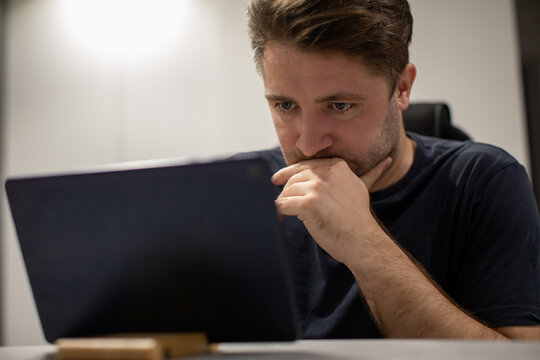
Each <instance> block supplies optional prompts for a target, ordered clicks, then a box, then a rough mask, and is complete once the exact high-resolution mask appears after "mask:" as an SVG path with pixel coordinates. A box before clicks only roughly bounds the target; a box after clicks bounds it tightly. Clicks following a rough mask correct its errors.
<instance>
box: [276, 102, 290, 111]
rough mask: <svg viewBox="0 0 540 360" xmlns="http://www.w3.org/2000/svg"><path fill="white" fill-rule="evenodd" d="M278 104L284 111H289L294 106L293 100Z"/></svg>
mask: <svg viewBox="0 0 540 360" xmlns="http://www.w3.org/2000/svg"><path fill="white" fill-rule="evenodd" d="M277 105H278V106H279V108H280V110H283V111H289V110H291V109H292V108H293V103H292V102H280V103H279V104H277Z"/></svg>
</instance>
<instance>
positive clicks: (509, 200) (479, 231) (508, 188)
mask: <svg viewBox="0 0 540 360" xmlns="http://www.w3.org/2000/svg"><path fill="white" fill-rule="evenodd" d="M408 135H409V136H410V137H411V138H412V139H413V140H414V141H415V142H416V144H417V149H416V153H415V158H414V162H413V164H412V166H411V169H410V170H409V171H408V173H407V174H406V175H405V177H404V178H403V179H401V180H400V181H399V182H398V183H397V184H395V185H393V186H391V187H390V188H387V189H385V190H382V191H379V192H376V193H372V194H371V204H372V208H373V210H374V212H375V213H376V214H377V216H378V218H379V220H381V221H382V222H383V224H384V225H385V226H386V228H387V229H388V230H389V232H390V233H391V234H392V236H393V237H394V238H395V239H396V240H397V241H398V242H399V243H400V244H401V246H402V247H403V248H404V249H406V250H407V251H408V252H409V253H410V254H411V255H412V256H413V257H414V258H415V259H417V260H418V261H419V262H420V263H421V264H422V265H423V266H424V267H425V268H426V270H427V271H428V272H429V273H430V274H431V276H432V277H433V278H434V279H435V281H437V283H438V284H440V286H441V287H442V288H443V289H444V291H445V292H446V293H447V294H448V295H449V296H450V297H452V298H453V299H454V300H455V301H456V302H457V303H458V304H459V305H460V306H461V307H462V308H464V309H466V310H467V311H468V312H470V313H471V314H473V315H474V316H475V317H477V318H478V319H480V320H482V321H484V322H485V323H486V324H487V325H488V326H492V327H499V326H510V325H533V324H540V227H539V225H540V220H539V216H538V210H537V206H536V202H535V200H534V197H533V194H532V191H531V186H530V183H529V179H528V177H527V174H526V172H525V169H524V168H523V166H521V165H520V164H519V163H518V162H517V161H516V160H515V159H514V158H513V157H511V156H510V155H508V154H507V153H506V152H504V151H503V150H501V149H499V148H496V147H494V146H490V145H484V144H478V143H474V142H471V141H467V142H455V141H447V140H441V139H435V138H429V137H424V136H420V135H417V134H413V133H409V134H408ZM259 154H260V155H262V156H264V157H265V158H266V159H267V160H268V161H269V162H270V164H271V166H272V167H273V170H274V171H277V170H279V169H280V168H282V167H284V166H286V164H285V161H284V159H283V156H282V154H281V151H280V150H279V148H275V149H272V150H268V151H263V152H259ZM282 225H283V231H284V235H285V241H286V245H287V248H288V254H289V260H290V269H291V272H292V275H293V279H294V286H295V291H296V300H297V305H298V310H299V316H300V320H301V326H302V330H303V337H304V338H366V337H367V338H372V337H380V336H381V334H380V333H379V331H378V329H377V327H376V326H375V323H374V322H373V320H372V319H371V317H370V315H369V312H368V311H367V307H366V306H365V304H364V302H363V299H362V296H361V294H360V292H359V289H358V285H357V284H356V281H355V279H354V277H353V276H352V274H351V272H350V271H349V269H348V268H347V267H346V266H344V265H343V264H341V263H339V262H337V261H336V260H334V259H333V258H332V257H330V256H329V255H328V254H327V253H326V252H325V251H324V250H322V249H321V248H320V247H319V246H318V245H317V244H316V243H315V241H314V240H313V238H312V237H311V235H310V234H309V233H308V232H307V230H306V228H305V227H304V225H303V223H302V222H300V221H299V220H298V219H297V218H296V217H290V216H289V217H286V218H285V219H284V221H283V222H282ZM419 301H421V299H419Z"/></svg>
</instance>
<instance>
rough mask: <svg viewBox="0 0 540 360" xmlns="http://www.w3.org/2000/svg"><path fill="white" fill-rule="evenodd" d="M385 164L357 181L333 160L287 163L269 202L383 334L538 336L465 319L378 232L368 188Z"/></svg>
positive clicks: (535, 331) (537, 331)
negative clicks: (354, 293) (350, 280)
mask: <svg viewBox="0 0 540 360" xmlns="http://www.w3.org/2000/svg"><path fill="white" fill-rule="evenodd" d="M389 164H390V160H389V159H386V160H385V161H383V162H381V164H379V165H378V166H376V167H375V168H374V169H373V170H371V171H370V172H368V173H367V174H365V175H364V176H363V177H362V178H361V179H359V178H358V177H357V176H356V175H354V174H353V173H352V172H351V171H350V169H349V167H348V166H347V164H346V163H345V162H344V161H342V160H339V159H317V160H310V161H306V162H300V163H298V164H294V165H292V166H289V167H287V168H285V169H282V170H281V171H279V172H278V173H276V174H275V175H274V177H273V178H272V180H273V182H274V184H276V185H282V184H286V185H285V187H284V190H283V192H282V193H281V195H280V196H279V198H278V199H277V200H276V205H277V207H278V210H279V211H280V212H281V213H282V214H284V215H295V216H297V217H298V218H299V219H300V220H301V221H303V222H304V224H305V226H306V228H307V229H308V231H309V232H310V234H311V235H312V236H313V238H314V239H315V240H316V241H317V243H318V244H319V245H320V246H321V247H322V248H323V249H324V250H325V251H327V252H328V253H329V254H330V255H331V256H332V257H334V258H335V259H336V260H338V261H340V262H342V263H343V264H345V265H346V266H347V267H348V268H349V269H350V270H351V272H352V273H353V274H354V276H355V278H356V281H357V283H358V285H359V288H360V289H361V291H362V293H363V295H364V298H365V300H366V302H367V304H368V306H369V308H370V311H371V313H372V315H373V317H374V319H375V321H376V323H377V325H378V327H379V329H380V331H381V332H382V333H383V334H384V335H385V336H387V337H405V338H411V337H414V338H417V337H429V338H465V339H506V338H520V339H540V327H539V326H528V327H524V326H520V327H518V326H516V327H513V326H512V327H505V328H499V329H497V330H499V331H497V330H495V329H491V328H489V327H488V326H485V325H484V324H482V323H481V322H479V321H477V320H476V319H474V318H473V317H472V316H470V315H468V314H467V313H466V312H465V311H463V310H462V309H460V308H459V307H458V306H457V305H456V304H454V303H453V302H452V301H451V299H449V298H448V297H447V296H445V295H444V293H443V292H442V290H440V289H439V288H438V286H437V284H436V283H435V282H434V281H432V280H431V279H430V277H429V275H427V274H426V272H425V271H424V270H423V269H422V267H421V265H419V264H417V263H415V262H414V261H413V260H412V259H411V258H410V257H409V256H408V255H407V254H406V252H405V251H404V250H402V249H401V248H400V246H399V245H398V244H397V243H396V242H395V241H394V240H393V239H392V238H391V236H389V235H388V234H387V233H386V232H385V231H384V229H383V228H382V227H381V226H380V225H379V223H378V221H377V220H376V219H375V218H374V216H373V215H372V213H371V209H370V200H369V188H371V186H373V184H374V183H375V182H376V180H377V179H378V178H379V176H380V175H381V174H382V173H383V172H384V170H385V169H386V168H387V167H388V166H389Z"/></svg>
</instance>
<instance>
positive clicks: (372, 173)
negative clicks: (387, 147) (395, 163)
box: [360, 157, 392, 190]
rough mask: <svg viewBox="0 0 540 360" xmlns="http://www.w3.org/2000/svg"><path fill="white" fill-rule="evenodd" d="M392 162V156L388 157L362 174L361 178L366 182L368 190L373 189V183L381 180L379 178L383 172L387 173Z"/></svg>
mask: <svg viewBox="0 0 540 360" xmlns="http://www.w3.org/2000/svg"><path fill="white" fill-rule="evenodd" d="M391 164H392V158H390V157H387V158H386V159H384V160H383V161H381V162H380V163H378V164H377V165H376V166H375V167H374V168H373V169H371V170H369V171H368V172H367V173H365V174H364V175H362V176H361V177H360V179H361V180H362V181H363V182H364V184H366V186H367V188H368V190H371V188H372V187H373V185H375V183H376V182H377V180H379V178H380V177H381V176H382V174H384V173H385V171H386V170H388V168H389V167H390V165H391Z"/></svg>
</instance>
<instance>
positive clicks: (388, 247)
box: [346, 229, 506, 339]
mask: <svg viewBox="0 0 540 360" xmlns="http://www.w3.org/2000/svg"><path fill="white" fill-rule="evenodd" d="M363 240H364V241H362V242H361V243H362V244H363V245H362V246H360V247H358V248H356V249H355V250H354V255H353V254H351V256H350V257H349V258H348V259H347V261H346V265H347V266H348V267H349V268H350V269H351V271H352V273H353V274H354V276H355V278H356V280H357V282H358V285H359V287H360V289H361V291H362V293H363V295H364V297H365V300H366V302H367V304H368V306H369V308H370V311H371V313H372V315H373V317H374V319H375V321H376V322H377V325H378V327H379V329H380V331H381V332H382V333H383V335H384V336H387V337H393V338H396V337H398V338H413V337H414V338H422V337H423V338H461V339H505V338H506V337H504V336H503V335H502V334H500V333H498V332H497V331H495V330H493V329H491V328H489V327H487V326H485V325H483V324H482V323H480V322H479V321H477V320H475V319H474V318H472V317H471V316H469V315H467V314H466V313H465V312H464V311H463V310H461V309H460V308H459V307H458V306H457V305H455V304H453V303H452V301H451V300H450V299H448V298H447V297H446V296H445V295H444V294H443V293H442V292H441V291H440V290H439V289H438V286H437V285H436V284H434V283H433V282H432V281H431V280H430V279H429V277H428V276H427V275H426V274H425V273H424V271H423V269H421V265H419V264H415V263H414V262H413V261H412V260H411V259H410V258H409V257H408V256H407V254H406V253H405V252H404V251H403V250H402V249H401V248H400V247H399V246H398V245H397V244H396V243H395V242H394V240H393V239H391V238H390V237H389V236H388V235H387V234H386V233H385V232H384V231H383V230H382V229H378V230H375V231H374V232H372V234H371V235H370V238H369V240H367V241H365V239H363Z"/></svg>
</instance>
